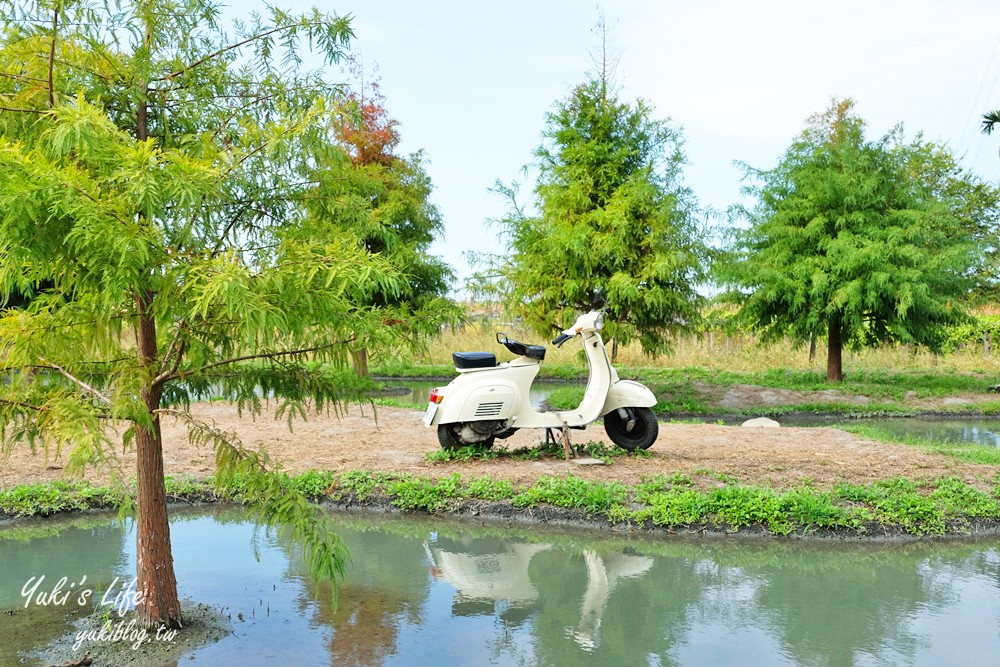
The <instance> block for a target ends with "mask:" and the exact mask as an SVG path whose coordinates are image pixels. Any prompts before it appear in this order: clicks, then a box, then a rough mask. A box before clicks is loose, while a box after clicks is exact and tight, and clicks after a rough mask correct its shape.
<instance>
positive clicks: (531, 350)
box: [524, 345, 545, 361]
mask: <svg viewBox="0 0 1000 667" xmlns="http://www.w3.org/2000/svg"><path fill="white" fill-rule="evenodd" d="M524 356H526V357H528V358H529V359H538V360H539V361H542V360H543V359H545V347H544V346H542V345H525V346H524Z"/></svg>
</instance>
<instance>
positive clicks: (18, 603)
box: [0, 507, 1000, 667]
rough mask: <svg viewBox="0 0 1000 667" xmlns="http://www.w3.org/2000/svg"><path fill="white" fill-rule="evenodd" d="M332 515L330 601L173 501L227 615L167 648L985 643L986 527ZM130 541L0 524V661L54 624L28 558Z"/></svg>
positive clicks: (810, 657) (300, 575) (994, 639)
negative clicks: (218, 624)
mask: <svg viewBox="0 0 1000 667" xmlns="http://www.w3.org/2000/svg"><path fill="white" fill-rule="evenodd" d="M333 516H334V519H335V521H336V522H337V524H338V526H339V528H338V532H339V534H340V535H341V536H342V537H343V538H344V540H345V541H346V543H347V546H348V548H349V549H350V552H351V557H352V564H351V565H350V567H349V568H348V572H347V576H346V578H345V580H344V582H343V584H342V586H341V588H340V595H339V605H338V606H337V607H336V609H335V608H334V606H333V605H332V604H331V596H330V590H329V588H328V587H327V586H325V585H317V584H315V583H314V582H313V581H311V580H310V578H309V577H308V576H306V575H305V568H304V565H303V562H302V559H301V556H300V554H299V553H298V552H297V551H296V550H295V549H292V548H290V547H289V546H288V545H287V544H286V543H285V542H284V541H283V540H282V539H280V538H279V537H277V536H276V535H275V534H273V533H272V532H269V531H267V530H263V529H260V528H258V527H257V526H255V525H254V524H253V523H252V522H250V521H248V520H246V519H245V518H244V516H243V515H242V514H241V512H240V511H239V510H238V509H233V508H225V507H212V508H208V509H197V510H190V511H176V512H175V516H174V519H173V523H172V525H173V530H172V541H173V544H174V554H175V561H176V568H177V575H178V581H179V585H180V587H181V594H182V596H183V597H185V598H189V599H193V600H197V601H200V602H203V603H210V604H213V605H216V606H218V607H220V608H222V609H223V610H224V613H225V614H227V615H228V616H230V617H231V623H232V630H233V634H230V635H228V636H225V637H223V638H221V639H220V640H219V641H217V642H215V643H212V644H208V645H205V646H202V647H200V648H198V647H191V648H190V649H187V650H185V651H184V652H183V654H182V655H181V657H180V658H178V659H177V660H176V662H170V663H169V664H171V665H174V664H180V665H222V664H227V665H241V666H248V667H252V666H254V665H269V666H271V665H278V664H280V665H289V664H291V665H302V666H306V665H359V666H374V665H407V666H410V665H428V666H429V665H435V666H437V665H622V666H624V665H746V664H755V665H804V664H822V665H900V664H906V665H934V666H937V665H943V664H961V665H986V664H991V665H992V664H996V656H997V655H1000V576H998V572H1000V540H996V539H990V540H980V541H971V540H970V541H964V540H950V541H919V542H905V543H858V542H826V541H810V540H785V539H780V540H779V539H770V540H751V539H745V538H736V539H734V538H697V539H695V538H687V537H678V536H670V537H665V538H658V539H651V538H643V539H639V538H637V537H629V536H615V535H611V534H608V533H602V532H596V531H595V532H565V531H556V530H550V529H544V528H537V527H532V528H513V529H511V528H507V529H501V528H494V527H490V526H480V525H475V524H472V523H469V522H454V521H446V520H440V519H428V518H419V517H402V518H399V517H397V518H392V517H383V516H375V515H363V516H358V515H345V514H335V515H333ZM134 558H135V554H134V536H133V535H132V534H130V533H129V532H128V531H127V530H125V529H123V527H122V525H121V524H119V523H117V522H116V521H115V520H114V519H113V518H109V517H106V516H93V515H91V516H85V517H77V518H73V519H53V520H38V521H25V522H19V523H17V524H16V525H13V526H7V527H4V528H0V563H3V564H4V567H3V568H2V570H0V664H2V665H15V664H26V665H38V664H41V663H40V662H39V661H38V660H37V659H30V658H29V659H28V660H27V661H25V662H21V661H22V660H23V659H24V658H25V656H26V655H27V654H28V653H30V652H31V651H32V650H34V649H37V647H38V646H41V645H45V644H46V643H48V642H51V641H52V639H53V638H54V637H56V636H58V635H59V634H61V633H65V632H67V631H68V630H71V629H72V628H71V626H70V625H69V624H68V621H67V620H66V618H65V616H66V615H68V614H69V612H71V611H72V610H71V609H70V608H71V607H74V606H75V604H74V603H73V602H72V600H71V601H70V602H69V603H68V604H67V605H65V608H63V607H52V606H49V607H41V606H38V605H31V606H29V607H28V609H25V608H24V601H25V598H24V597H23V589H24V587H25V584H26V582H28V581H29V580H30V579H31V578H32V577H36V578H37V577H39V576H43V575H44V576H45V577H47V578H48V580H49V581H50V582H51V581H55V580H56V579H58V578H60V577H64V576H65V577H67V579H68V580H69V581H73V582H77V581H80V579H81V578H82V577H83V576H87V577H88V579H87V582H89V583H88V584H87V585H92V584H94V583H100V584H101V585H103V586H105V587H107V586H108V585H109V582H112V581H113V578H114V577H115V576H119V577H121V578H122V579H125V580H127V579H128V578H130V577H131V576H132V573H133V572H134ZM84 611H86V610H84ZM56 612H58V613H56ZM76 613H77V614H79V613H81V612H80V611H79V610H77V611H76Z"/></svg>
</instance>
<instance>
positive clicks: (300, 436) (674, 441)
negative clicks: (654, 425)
mask: <svg viewBox="0 0 1000 667" xmlns="http://www.w3.org/2000/svg"><path fill="white" fill-rule="evenodd" d="M192 414H193V416H194V417H195V418H196V419H199V420H202V421H206V422H212V423H215V424H216V426H218V427H220V428H222V429H224V430H226V431H230V432H236V433H237V434H238V435H239V436H240V438H241V439H242V441H243V442H244V444H246V445H247V446H251V447H257V446H261V445H262V446H265V447H266V448H267V450H268V451H269V453H270V454H271V456H272V457H273V458H274V459H276V460H279V461H281V462H282V465H283V467H284V469H285V470H287V471H289V472H300V471H305V470H309V469H318V470H331V471H333V472H335V473H340V472H346V471H349V470H369V471H383V472H402V473H409V474H413V475H421V476H427V477H442V476H446V475H450V474H452V473H455V472H457V473H460V474H461V475H462V477H463V478H465V479H470V478H473V477H478V476H484V475H489V476H491V477H493V478H495V479H508V480H511V481H514V482H517V483H528V484H530V483H533V482H534V481H535V480H537V479H538V477H539V476H541V475H566V474H573V475H577V476H579V477H582V478H585V479H595V480H597V479H599V480H607V481H610V480H615V481H620V482H623V483H628V484H633V483H636V482H639V481H641V480H642V479H643V478H648V477H651V476H653V475H660V474H663V475H669V474H671V473H674V472H680V473H684V474H687V475H689V476H691V477H692V478H693V479H694V480H695V481H696V483H697V484H698V485H699V486H702V487H704V486H709V485H713V484H722V482H721V481H720V480H719V477H720V476H723V475H725V476H730V477H731V478H733V479H735V480H737V481H738V482H740V483H744V484H752V485H761V486H772V487H774V488H787V487H791V486H799V485H802V484H804V483H806V482H811V483H812V484H813V486H814V487H815V488H818V489H829V488H831V487H832V486H833V485H835V484H837V483H839V482H852V483H858V484H863V483H870V482H873V481H876V480H881V479H888V478H892V477H899V476H905V477H908V478H910V479H913V480H924V479H934V478H937V477H941V476H944V475H953V476H956V477H958V478H960V479H962V480H963V481H965V482H966V483H969V484H974V485H976V486H979V487H982V488H988V487H990V486H991V484H992V479H993V476H994V474H995V472H996V470H995V469H994V468H993V467H991V466H982V465H972V464H962V463H958V462H955V461H954V460H952V459H950V458H947V457H943V456H935V455H929V454H925V453H922V452H921V451H919V450H917V449H916V448H913V447H907V446H903V445H893V444H886V443H878V442H873V441H869V440H865V439H862V438H859V437H857V436H854V435H851V434H849V433H846V432H844V431H840V430H838V429H834V428H795V427H781V428H743V427H739V426H718V425H714V424H670V423H663V424H661V425H660V435H659V438H658V439H657V441H656V443H655V444H654V445H653V446H652V448H651V449H650V450H649V451H650V453H651V454H652V456H650V457H644V458H639V457H631V456H622V457H617V458H615V459H614V462H613V463H612V464H611V465H578V464H575V463H566V462H564V461H562V460H561V459H546V460H541V461H516V460H511V459H500V460H492V461H473V462H465V463H460V462H449V463H431V462H428V461H426V460H425V455H426V454H427V453H428V452H433V451H436V450H437V449H438V444H437V438H436V435H435V433H434V431H432V430H431V429H426V428H424V426H423V424H422V423H421V416H422V412H421V411H419V410H409V409H403V408H389V407H382V408H378V410H377V420H376V418H375V415H374V414H373V411H372V409H371V408H365V409H361V408H358V407H352V408H351V409H350V412H349V413H348V414H346V415H344V416H342V417H340V418H338V417H335V416H326V415H323V416H314V417H311V418H310V419H309V421H307V422H299V423H296V424H295V427H294V430H293V431H291V432H290V431H289V430H288V425H287V423H286V422H285V421H275V420H273V419H271V418H269V417H258V418H257V419H256V420H254V419H252V418H250V417H248V416H244V417H240V416H238V415H237V412H236V410H235V408H234V407H233V406H231V405H229V404H225V403H201V404H196V405H194V406H192ZM163 437H164V458H165V466H166V472H167V474H168V475H174V476H180V475H194V476H198V477H206V476H209V475H211V474H212V473H213V471H214V459H213V456H212V452H211V451H210V450H209V449H208V448H197V447H194V446H192V445H191V444H189V443H188V440H187V436H186V431H185V429H184V426H183V424H182V423H180V422H179V421H177V420H175V419H172V418H167V419H166V420H165V422H164V424H163ZM541 437H543V433H542V432H541V431H527V432H519V433H517V434H516V435H515V436H514V437H512V438H510V439H508V440H505V441H497V442H498V444H497V446H498V447H502V446H505V447H508V448H511V449H516V448H520V447H530V446H533V445H535V444H536V443H537V442H538V441H539V439H540V438H541ZM573 440H574V442H575V443H584V442H588V441H591V440H598V441H601V442H605V443H607V444H609V445H610V441H609V440H608V439H607V436H605V434H604V430H603V428H602V427H601V426H599V425H597V426H591V427H589V428H588V429H587V430H586V431H573ZM501 443H502V444H501ZM121 460H122V465H123V468H124V470H125V472H126V474H133V473H132V471H134V467H135V457H134V454H133V453H131V452H128V453H125V454H124V455H122V457H121ZM64 464H65V454H63V456H62V457H60V458H54V457H51V456H50V459H49V460H48V462H46V460H45V457H44V455H43V454H42V453H41V452H39V453H38V454H37V455H32V454H31V452H30V451H29V450H28V448H27V447H25V446H19V447H17V448H15V449H14V451H13V452H12V453H11V454H10V456H9V457H3V458H0V488H7V487H10V486H13V485H15V484H18V483H28V482H37V481H42V480H55V479H61V478H64V477H66V474H65V471H64V469H63V465H64ZM85 477H86V478H87V479H89V480H91V481H94V482H103V481H106V479H107V477H108V471H107V470H106V469H103V470H102V469H95V470H90V471H88V472H87V473H86V474H85Z"/></svg>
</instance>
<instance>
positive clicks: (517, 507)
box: [0, 471, 1000, 537]
mask: <svg viewBox="0 0 1000 667" xmlns="http://www.w3.org/2000/svg"><path fill="white" fill-rule="evenodd" d="M700 474H702V475H706V476H712V473H711V471H701V472H700ZM715 478H716V479H717V480H719V481H721V482H723V484H722V485H721V486H717V487H715V488H708V489H699V488H696V484H695V480H694V479H693V478H692V477H690V476H688V475H683V474H679V473H676V474H673V475H668V476H667V475H665V476H656V477H653V478H651V479H647V480H645V481H643V482H642V483H640V484H637V485H634V486H628V485H624V484H620V483H617V482H594V481H587V480H583V479H581V478H578V477H574V476H567V477H552V476H542V477H540V478H539V479H538V480H537V481H536V482H535V483H534V484H531V485H527V486H525V485H515V484H513V483H511V482H509V481H506V480H496V479H492V478H490V477H476V478H471V479H463V478H461V477H460V476H459V475H458V474H451V475H446V476H443V477H441V478H438V479H432V478H429V477H417V476H412V475H402V474H387V473H379V472H372V471H353V472H347V473H343V474H333V473H330V472H323V471H310V472H306V473H303V474H301V475H297V476H286V477H285V478H284V483H285V484H288V485H289V488H294V489H297V490H299V491H302V492H304V493H306V494H307V495H308V496H310V497H311V498H313V499H314V500H315V501H317V502H328V503H334V504H341V505H350V506H357V505H366V504H370V505H374V506H380V507H386V506H388V507H392V508H396V509H398V510H402V511H407V512H428V513H435V514H448V513H468V512H469V511H474V512H475V513H476V514H477V515H479V516H482V517H488V516H490V514H495V515H497V516H502V517H504V518H505V519H507V520H509V519H510V517H511V516H512V515H516V514H518V513H520V514H527V515H531V516H536V517H537V516H548V515H550V514H551V512H552V511H553V510H554V511H557V513H558V512H559V511H561V512H562V514H560V516H561V517H563V518H566V517H569V518H570V519H574V520H578V521H584V522H590V523H593V524H596V525H608V524H610V525H612V526H617V527H620V528H625V527H629V528H636V529H668V530H680V531H704V530H709V531H722V532H727V533H742V532H750V533H754V534H759V533H760V532H762V531H763V532H766V533H770V534H775V535H790V534H800V535H808V534H824V535H826V534H834V535H850V536H859V537H862V536H871V537H883V536H885V535H887V534H895V535H914V536H925V535H945V534H964V533H968V532H969V531H970V530H972V529H973V527H982V526H983V525H990V526H996V525H998V523H1000V480H998V483H997V484H996V485H995V486H994V487H993V489H992V491H990V492H986V491H982V490H979V489H976V488H973V487H970V486H968V485H966V484H964V483H962V482H961V481H959V480H957V479H954V478H941V479H938V480H935V481H933V482H930V483H925V484H918V483H916V482H913V481H910V480H907V479H891V480H885V481H880V482H876V483H874V484H870V485H852V484H841V485H838V486H837V487H836V488H835V489H833V490H832V491H819V490H816V489H813V488H810V487H808V486H805V487H801V488H796V489H790V490H783V491H776V490H773V489H769V488H759V487H750V486H744V485H740V484H736V483H725V482H726V480H725V478H724V476H721V475H717V476H715ZM168 493H169V495H170V496H171V497H172V498H173V499H175V500H178V501H185V500H187V501H199V502H201V501H206V500H208V501H210V500H213V499H215V495H214V492H213V485H212V480H210V479H209V480H173V479H170V480H169V482H168ZM236 497H237V498H238V497H239V494H238V489H237V494H236ZM118 498H119V496H118V495H117V494H116V493H115V492H114V491H113V490H111V489H110V488H107V487H101V486H92V485H90V484H87V483H65V482H54V483H46V484H34V485H21V486H17V487H14V488H12V489H7V490H5V491H0V514H2V515H5V516H7V517H27V516H45V515H50V514H54V513H58V512H70V511H81V510H86V509H105V508H109V507H115V506H117V504H118ZM547 512H548V513H549V514H546V513H547Z"/></svg>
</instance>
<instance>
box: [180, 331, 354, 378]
mask: <svg viewBox="0 0 1000 667" xmlns="http://www.w3.org/2000/svg"><path fill="white" fill-rule="evenodd" d="M355 340H357V336H351V337H350V338H348V339H346V340H339V341H335V342H333V343H326V344H325V345H316V346H315V347H304V348H300V349H298V350H284V351H282V352H261V353H259V354H247V355H243V356H242V357H233V358H231V359H224V360H222V361H216V362H213V363H211V364H205V365H204V366H202V367H201V368H198V369H196V370H193V371H186V372H184V373H183V375H193V374H195V373H204V372H205V371H208V370H211V369H213V368H218V367H220V366H228V365H229V364H235V363H239V362H241V361H252V360H254V359H278V358H279V357H291V356H294V355H297V354H309V353H310V352H319V351H320V350H328V349H330V348H332V347H337V346H338V345H347V344H348V343H351V342H353V341H355ZM181 375H182V374H181V373H180V372H177V371H174V372H172V373H170V374H169V375H166V376H165V377H163V379H162V380H161V382H169V381H170V380H176V379H177V378H179V377H181Z"/></svg>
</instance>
